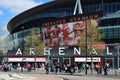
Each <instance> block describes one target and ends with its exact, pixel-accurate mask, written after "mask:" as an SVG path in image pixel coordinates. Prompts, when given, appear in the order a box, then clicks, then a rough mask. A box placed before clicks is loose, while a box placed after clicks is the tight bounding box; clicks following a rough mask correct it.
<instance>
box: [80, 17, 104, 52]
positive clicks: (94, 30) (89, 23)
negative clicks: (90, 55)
mask: <svg viewBox="0 0 120 80" xmlns="http://www.w3.org/2000/svg"><path fill="white" fill-rule="evenodd" d="M85 26H86V27H87V28H86V29H85V30H84V31H83V32H82V33H81V36H80V37H81V43H80V47H81V48H82V50H83V51H85V50H86V37H87V50H88V52H90V51H91V50H92V49H95V50H96V51H99V52H103V51H104V49H100V48H98V46H100V45H101V44H102V45H103V44H104V42H103V41H102V38H103V37H104V36H103V34H102V32H101V31H100V30H99V29H98V20H93V19H92V20H86V24H85ZM86 30H87V32H86ZM86 33H87V35H86Z"/></svg>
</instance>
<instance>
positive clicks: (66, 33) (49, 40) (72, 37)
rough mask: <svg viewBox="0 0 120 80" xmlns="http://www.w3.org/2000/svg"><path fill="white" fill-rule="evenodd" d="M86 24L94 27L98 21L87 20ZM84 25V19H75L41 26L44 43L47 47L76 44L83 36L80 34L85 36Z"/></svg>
mask: <svg viewBox="0 0 120 80" xmlns="http://www.w3.org/2000/svg"><path fill="white" fill-rule="evenodd" d="M87 24H92V27H96V26H97V24H98V23H97V21H96V20H94V21H93V20H89V21H87ZM93 24H94V25H93ZM85 26H86V22H85V21H77V22H70V23H63V24H58V25H53V26H46V27H43V29H42V31H43V34H44V36H43V40H44V43H45V45H46V46H48V47H56V46H58V47H60V46H64V47H65V46H78V45H79V44H80V41H81V38H83V37H81V36H85ZM89 30H90V29H89Z"/></svg>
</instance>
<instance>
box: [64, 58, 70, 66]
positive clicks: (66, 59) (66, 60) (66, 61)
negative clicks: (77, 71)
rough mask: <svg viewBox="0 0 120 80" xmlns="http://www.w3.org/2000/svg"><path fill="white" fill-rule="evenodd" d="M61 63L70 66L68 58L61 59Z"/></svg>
mask: <svg viewBox="0 0 120 80" xmlns="http://www.w3.org/2000/svg"><path fill="white" fill-rule="evenodd" d="M63 61H64V64H65V65H67V64H69V65H71V63H70V58H63Z"/></svg>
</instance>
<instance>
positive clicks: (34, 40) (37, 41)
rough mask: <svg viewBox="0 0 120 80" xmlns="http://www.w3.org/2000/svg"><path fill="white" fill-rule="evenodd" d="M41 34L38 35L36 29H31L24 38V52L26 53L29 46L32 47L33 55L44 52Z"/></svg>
mask: <svg viewBox="0 0 120 80" xmlns="http://www.w3.org/2000/svg"><path fill="white" fill-rule="evenodd" d="M42 37H43V35H42V34H40V35H38V33H37V31H36V29H34V28H33V29H32V30H31V32H30V33H29V34H28V36H27V37H26V39H25V52H26V55H28V53H29V51H30V48H33V49H34V52H35V55H37V56H40V55H43V53H44V43H43V39H42Z"/></svg>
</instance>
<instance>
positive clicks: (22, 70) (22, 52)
mask: <svg viewBox="0 0 120 80" xmlns="http://www.w3.org/2000/svg"><path fill="white" fill-rule="evenodd" d="M21 28H22V30H23V33H22V34H23V44H22V58H23V56H24V26H22V27H21ZM23 65H24V64H23V60H22V64H21V72H23Z"/></svg>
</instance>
